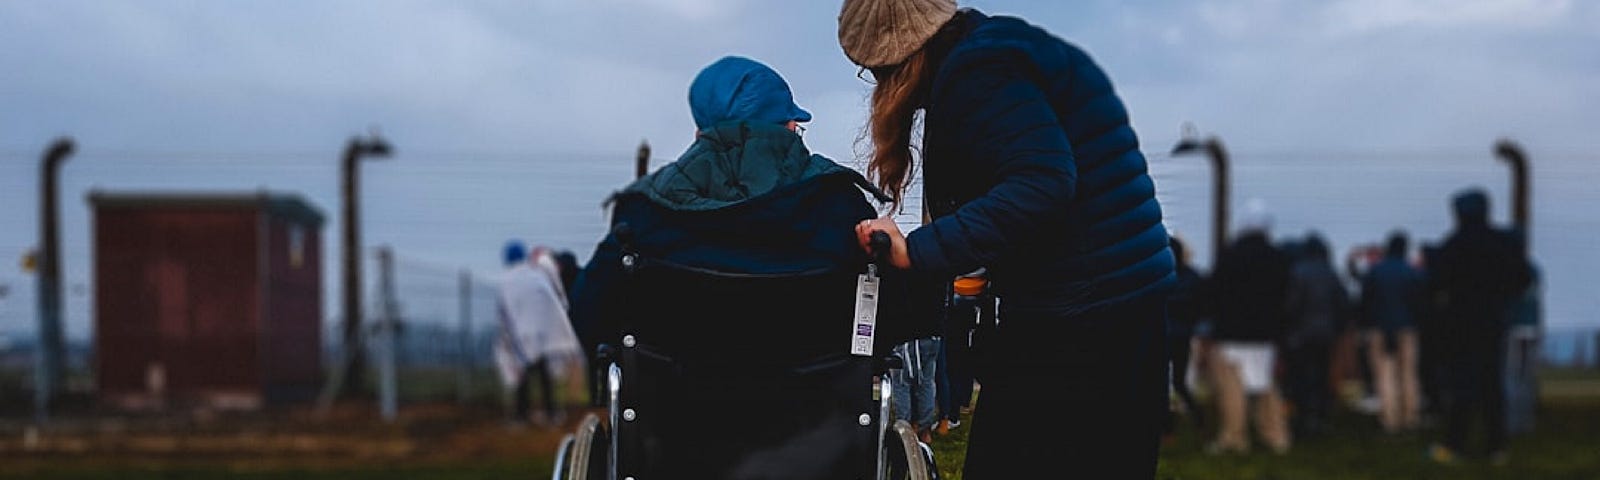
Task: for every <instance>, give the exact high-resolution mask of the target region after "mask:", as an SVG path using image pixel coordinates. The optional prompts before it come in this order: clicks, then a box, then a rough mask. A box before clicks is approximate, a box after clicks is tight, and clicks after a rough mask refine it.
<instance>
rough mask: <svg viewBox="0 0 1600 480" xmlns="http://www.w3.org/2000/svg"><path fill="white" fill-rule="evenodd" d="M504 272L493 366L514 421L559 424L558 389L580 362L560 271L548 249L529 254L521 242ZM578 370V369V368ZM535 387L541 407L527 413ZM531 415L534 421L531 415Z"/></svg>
mask: <svg viewBox="0 0 1600 480" xmlns="http://www.w3.org/2000/svg"><path fill="white" fill-rule="evenodd" d="M505 261H506V267H507V269H506V272H505V275H504V277H502V279H501V282H500V291H499V295H498V297H497V299H496V300H497V301H496V304H497V305H496V309H497V310H498V312H497V316H498V317H499V322H500V336H499V338H498V339H497V340H496V342H495V363H496V364H497V365H498V366H499V368H500V380H501V382H502V384H503V385H505V386H506V387H507V389H508V391H509V392H510V393H511V396H512V404H513V405H514V409H515V410H514V412H513V413H514V415H515V417H514V418H513V420H514V421H517V422H526V421H529V420H530V419H532V420H535V421H536V422H537V423H545V422H547V421H556V422H559V418H558V417H559V414H560V411H559V409H558V408H559V407H558V405H557V400H556V388H555V386H556V385H560V384H561V383H560V382H561V380H562V379H563V378H564V377H565V375H564V374H565V372H569V371H574V370H575V369H574V368H573V367H575V366H581V365H576V364H575V362H582V361H583V359H582V347H580V346H579V343H578V336H577V334H576V333H574V331H573V329H572V324H571V323H569V322H568V321H567V296H566V293H565V292H564V291H563V287H562V284H561V274H560V268H559V267H558V266H557V264H556V262H555V259H554V257H553V256H552V255H551V254H550V252H549V251H548V250H546V249H542V248H540V249H535V250H534V252H533V253H532V255H529V252H528V251H527V247H525V246H523V244H522V242H519V241H512V242H510V243H509V244H507V245H506V249H505ZM578 371H581V369H578ZM534 382H538V383H537V385H538V390H539V391H540V392H541V396H542V398H543V401H544V402H543V403H544V408H543V410H541V411H540V412H538V413H537V414H533V412H531V411H530V410H531V407H532V405H531V403H532V398H531V396H532V392H530V391H529V390H530V388H531V387H532V386H533V385H534ZM530 415H532V416H530Z"/></svg>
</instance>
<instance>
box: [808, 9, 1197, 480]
mask: <svg viewBox="0 0 1600 480" xmlns="http://www.w3.org/2000/svg"><path fill="white" fill-rule="evenodd" d="M839 43H840V46H841V47H843V48H844V52H845V55H846V56H848V57H849V58H850V60H851V61H853V62H855V63H856V64H857V65H860V66H861V67H863V68H864V69H865V70H870V72H871V78H872V79H873V80H875V84H876V86H875V87H874V89H873V92H872V105H871V118H870V121H869V125H868V138H870V139H871V140H872V145H873V152H872V155H871V159H870V162H869V165H868V170H869V173H870V174H871V175H872V177H873V178H874V179H875V180H876V181H877V182H878V184H879V185H880V186H881V187H883V189H884V190H885V191H887V192H889V193H890V194H891V196H893V197H895V198H896V199H897V200H899V199H902V198H903V197H902V194H903V193H904V190H905V188H906V187H907V185H908V183H909V181H910V178H911V171H912V169H913V156H912V152H913V147H912V142H911V139H912V138H913V130H915V129H916V128H917V126H918V124H917V121H916V118H917V115H916V114H917V111H919V110H921V111H922V112H923V116H922V122H921V126H922V127H923V129H922V134H923V135H922V138H923V142H922V145H921V148H920V151H921V153H922V158H923V160H924V163H923V165H922V168H923V180H924V189H923V194H924V197H925V198H926V199H927V204H926V208H927V209H928V211H929V212H930V213H931V215H932V216H933V217H934V218H935V220H934V221H933V222H932V223H930V224H928V225H927V226H925V227H924V228H921V229H918V230H917V231H916V232H915V233H914V234H912V235H911V236H909V237H903V236H902V235H901V234H900V231H899V229H898V228H897V227H896V226H895V224H894V221H893V220H892V219H889V218H881V219H876V220H868V221H863V222H862V223H861V224H860V225H858V226H857V228H856V230H857V235H858V237H860V240H861V242H862V244H863V246H864V245H865V244H866V238H867V236H868V235H869V234H870V232H871V231H874V230H882V231H887V232H889V233H890V236H891V237H892V240H893V244H892V252H891V261H892V263H893V264H894V265H895V266H896V267H899V268H906V269H911V270H916V271H921V272H928V273H931V274H937V275H941V276H954V275H957V274H960V273H963V272H970V271H972V270H975V269H977V268H979V267H984V268H987V269H988V272H989V274H990V275H989V278H990V281H991V285H992V291H993V292H995V294H996V295H997V296H998V297H999V299H1000V312H999V328H998V330H997V331H996V334H995V335H994V336H993V344H991V345H985V346H984V347H983V348H984V350H985V351H987V352H990V353H989V354H986V355H985V358H984V360H983V362H984V364H983V365H982V366H981V367H980V368H981V370H980V374H979V381H980V382H982V383H983V392H982V394H981V398H980V399H979V405H978V408H977V412H976V417H975V420H974V422H973V431H972V436H971V443H970V447H969V449H968V452H967V463H966V475H967V477H968V478H977V479H985V478H1020V477H1021V476H1022V475H1024V474H1038V473H1042V472H1049V471H1053V470H1056V471H1059V469H1061V468H1071V469H1074V470H1077V471H1091V472H1107V473H1101V474H1099V475H1098V476H1101V477H1116V478H1132V477H1144V478H1149V477H1152V476H1154V472H1155V465H1156V455H1157V452H1158V449H1159V438H1160V432H1161V424H1162V420H1163V419H1164V418H1165V413H1166V383H1167V382H1166V357H1165V354H1164V352H1163V350H1164V349H1163V348H1162V343H1163V342H1164V338H1163V337H1164V335H1163V330H1164V326H1163V321H1164V317H1165V309H1166V294H1167V291H1168V290H1169V289H1170V287H1171V284H1172V283H1173V280H1174V274H1173V258H1172V253H1171V252H1170V251H1169V250H1168V248H1167V232H1166V229H1165V228H1164V227H1163V226H1162V224H1161V207H1160V205H1159V204H1158V203H1157V202H1156V199H1155V187H1154V184H1153V183H1152V182H1151V180H1150V177H1149V175H1148V174H1147V172H1146V168H1147V167H1146V164H1145V160H1144V157H1143V155H1141V154H1140V153H1139V149H1138V146H1139V143H1138V139H1137V138H1136V137H1135V135H1134V132H1133V129H1132V128H1130V127H1129V125H1128V115H1127V111H1126V110H1125V109H1124V107H1123V106H1122V102H1121V100H1119V99H1118V98H1117V96H1116V94H1115V93H1113V91H1112V88H1111V82H1110V80H1109V79H1108V78H1107V77H1106V75H1105V73H1103V72H1102V71H1101V70H1100V68H1099V67H1098V66H1096V65H1095V63H1094V62H1093V61H1092V60H1090V58H1089V56H1088V55H1087V54H1085V53H1084V52H1083V51H1081V50H1079V49H1078V48H1076V47H1074V46H1072V45H1070V44H1068V43H1066V42H1064V41H1062V40H1061V39H1058V38H1056V37H1054V36H1052V35H1050V34H1049V33H1048V32H1045V31H1044V30H1041V29H1040V28H1038V27H1036V26H1033V25H1030V24H1028V23H1027V22H1024V21H1023V20H1020V19H1017V18H1010V17H990V16H987V15H984V14H983V13H980V12H977V11H975V10H970V9H966V10H959V11H958V9H957V8H956V4H955V2H954V1H953V0H846V1H845V2H844V8H843V10H842V11H841V13H840V15H839Z"/></svg>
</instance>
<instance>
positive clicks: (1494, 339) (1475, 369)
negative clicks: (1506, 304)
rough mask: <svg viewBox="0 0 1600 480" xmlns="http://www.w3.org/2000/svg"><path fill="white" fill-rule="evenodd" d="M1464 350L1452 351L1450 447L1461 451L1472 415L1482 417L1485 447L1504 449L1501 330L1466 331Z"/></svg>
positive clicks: (1503, 337) (1463, 447)
mask: <svg viewBox="0 0 1600 480" xmlns="http://www.w3.org/2000/svg"><path fill="white" fill-rule="evenodd" d="M1467 336H1468V337H1469V339H1468V340H1467V343H1466V344H1465V345H1463V346H1465V347H1466V348H1465V349H1459V350H1457V351H1456V352H1455V355H1454V358H1453V359H1452V360H1453V361H1452V362H1451V363H1452V365H1451V367H1453V372H1454V375H1453V378H1452V380H1453V381H1452V382H1451V389H1450V390H1451V391H1450V402H1449V405H1450V411H1449V418H1450V426H1449V431H1448V432H1447V435H1448V436H1447V437H1446V439H1445V442H1446V445H1447V446H1449V447H1450V449H1451V450H1455V451H1456V452H1461V453H1465V452H1466V451H1467V450H1466V447H1467V437H1468V435H1469V434H1470V432H1471V430H1472V423H1473V422H1472V421H1473V419H1474V418H1475V417H1477V418H1481V419H1482V420H1483V428H1484V433H1485V437H1487V438H1486V443H1487V444H1486V445H1485V446H1486V447H1487V448H1486V450H1487V451H1488V452H1491V453H1492V452H1496V451H1500V450H1502V449H1505V448H1506V388H1505V365H1506V363H1505V362H1506V359H1505V344H1506V342H1505V332H1503V331H1489V332H1469V333H1468V335H1467Z"/></svg>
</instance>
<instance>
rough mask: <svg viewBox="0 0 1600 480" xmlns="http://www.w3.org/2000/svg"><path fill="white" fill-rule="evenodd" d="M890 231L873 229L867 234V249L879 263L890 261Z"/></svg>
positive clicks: (874, 260) (883, 263)
mask: <svg viewBox="0 0 1600 480" xmlns="http://www.w3.org/2000/svg"><path fill="white" fill-rule="evenodd" d="M891 245H892V244H891V243H890V241H889V232H885V231H883V230H873V231H872V233H870V234H868V235H867V251H868V252H869V253H871V255H872V261H873V262H875V263H877V264H879V265H887V264H888V263H889V250H890V248H891Z"/></svg>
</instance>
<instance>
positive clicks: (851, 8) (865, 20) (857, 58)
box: [839, 0, 956, 68]
mask: <svg viewBox="0 0 1600 480" xmlns="http://www.w3.org/2000/svg"><path fill="white" fill-rule="evenodd" d="M955 15H956V2H955V0H845V2H844V8H842V9H840V10H839V46H840V47H843V48H844V56H846V57H849V58H850V61H852V62H855V63H856V65H860V66H863V67H867V68H874V67H882V66H887V65H896V64H899V63H900V62H902V61H905V59H906V57H909V56H911V54H912V53H913V52H916V51H917V49H919V48H922V44H923V43H925V42H927V41H928V39H929V38H932V37H933V34H934V33H937V32H938V31H939V28H941V27H944V24H945V22H948V21H950V18H951V17H954V16H955Z"/></svg>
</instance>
